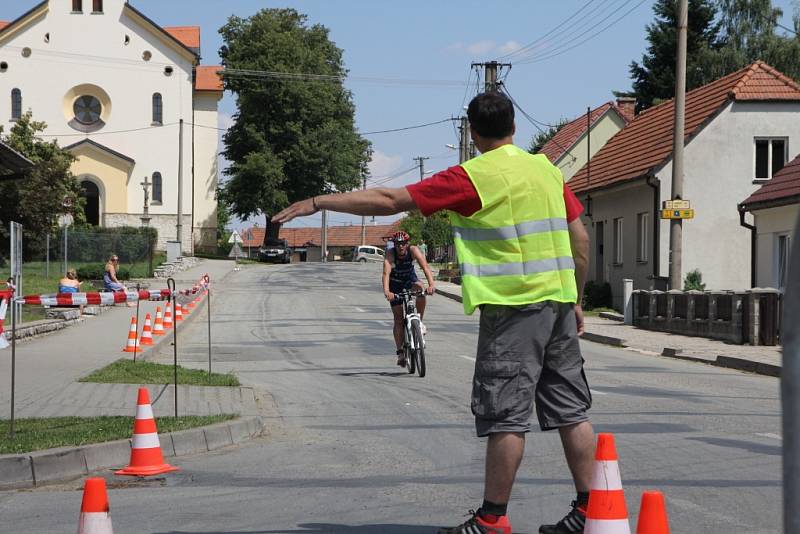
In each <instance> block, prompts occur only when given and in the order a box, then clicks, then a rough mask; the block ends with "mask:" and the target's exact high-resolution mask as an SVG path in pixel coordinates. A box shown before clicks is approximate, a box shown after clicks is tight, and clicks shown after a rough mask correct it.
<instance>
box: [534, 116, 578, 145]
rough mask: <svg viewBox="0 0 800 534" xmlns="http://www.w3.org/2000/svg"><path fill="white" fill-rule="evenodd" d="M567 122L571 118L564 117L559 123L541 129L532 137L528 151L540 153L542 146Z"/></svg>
mask: <svg viewBox="0 0 800 534" xmlns="http://www.w3.org/2000/svg"><path fill="white" fill-rule="evenodd" d="M567 124H569V120H567V119H565V118H563V117H562V118H561V119H559V120H558V122H557V123H555V124H552V125H550V126H548V127H547V129H546V130H541V129H540V130H539V133H537V134H536V135H534V136H533V137H532V138H531V142H530V143H528V152H530V153H531V154H538V153H539V151H540V150H541V149H542V147H544V145H546V144H547V143H548V142H549V141H550V140H551V139H552V138H553V137H555V136H556V134H557V133H558V132H559V131H560V130H561V128H563V127H564V126H566V125H567Z"/></svg>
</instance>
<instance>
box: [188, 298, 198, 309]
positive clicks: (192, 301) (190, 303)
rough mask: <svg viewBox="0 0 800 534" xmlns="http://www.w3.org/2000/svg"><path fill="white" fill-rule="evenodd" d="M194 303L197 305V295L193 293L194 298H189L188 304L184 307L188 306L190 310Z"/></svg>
mask: <svg viewBox="0 0 800 534" xmlns="http://www.w3.org/2000/svg"><path fill="white" fill-rule="evenodd" d="M196 305H197V296H196V295H195V298H193V299H192V300H190V301H189V304H188V305H187V306H186V307H187V308H189V310H192V309H194V307H195V306H196Z"/></svg>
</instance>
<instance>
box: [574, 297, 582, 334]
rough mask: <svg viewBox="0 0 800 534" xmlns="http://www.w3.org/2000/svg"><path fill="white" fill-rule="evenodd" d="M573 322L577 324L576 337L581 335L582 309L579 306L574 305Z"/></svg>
mask: <svg viewBox="0 0 800 534" xmlns="http://www.w3.org/2000/svg"><path fill="white" fill-rule="evenodd" d="M575 321H576V322H577V323H578V335H579V336H580V335H583V331H584V328H583V308H581V305H580V304H576V305H575Z"/></svg>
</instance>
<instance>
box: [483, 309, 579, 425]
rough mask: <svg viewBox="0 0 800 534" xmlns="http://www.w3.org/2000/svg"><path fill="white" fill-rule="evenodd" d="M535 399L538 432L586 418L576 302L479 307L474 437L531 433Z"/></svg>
mask: <svg viewBox="0 0 800 534" xmlns="http://www.w3.org/2000/svg"><path fill="white" fill-rule="evenodd" d="M534 399H535V401H536V416H537V417H538V419H539V426H540V428H541V429H542V430H552V429H555V428H558V427H562V426H567V425H572V424H575V423H580V422H583V421H588V420H589V417H588V416H587V414H586V412H587V410H588V409H589V408H590V407H591V405H592V395H591V393H590V392H589V384H588V383H587V382H586V375H585V374H584V372H583V357H582V356H581V351H580V347H579V346H578V332H577V323H576V321H575V312H574V305H573V304H565V303H561V302H554V301H545V302H538V303H536V304H530V305H527V306H498V305H494V304H486V305H484V306H482V308H481V324H480V332H479V334H478V354H477V357H476V361H475V375H474V377H473V379H472V413H473V414H474V415H475V429H476V431H477V433H478V436H487V435H489V434H494V433H497V432H529V431H530V423H529V419H530V417H531V413H532V412H533V404H534Z"/></svg>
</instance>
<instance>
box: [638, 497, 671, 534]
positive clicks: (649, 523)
mask: <svg viewBox="0 0 800 534" xmlns="http://www.w3.org/2000/svg"><path fill="white" fill-rule="evenodd" d="M636 534H669V521H668V520H667V507H666V505H665V504H664V494H663V493H661V492H660V491H645V492H644V493H642V505H641V508H639V524H637V525H636Z"/></svg>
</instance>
